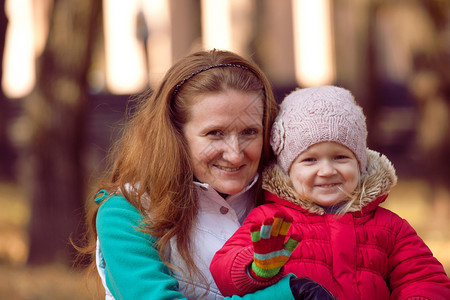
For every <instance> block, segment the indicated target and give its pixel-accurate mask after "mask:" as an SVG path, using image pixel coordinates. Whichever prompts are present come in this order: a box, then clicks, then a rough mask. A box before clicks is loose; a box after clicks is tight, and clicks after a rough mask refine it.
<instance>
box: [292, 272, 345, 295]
mask: <svg viewBox="0 0 450 300" xmlns="http://www.w3.org/2000/svg"><path fill="white" fill-rule="evenodd" d="M289 285H290V286H291V292H292V295H293V296H294V299H295V300H336V298H335V297H334V296H333V295H332V294H331V293H330V292H329V291H328V290H327V289H326V288H324V287H323V286H322V285H321V284H320V283H318V282H316V281H314V280H312V279H311V278H308V277H300V278H295V277H293V278H291V279H290V281H289Z"/></svg>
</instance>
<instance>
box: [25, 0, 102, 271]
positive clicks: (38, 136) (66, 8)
mask: <svg viewBox="0 0 450 300" xmlns="http://www.w3.org/2000/svg"><path fill="white" fill-rule="evenodd" d="M51 9H52V11H51V12H50V14H49V16H50V22H49V34H48V40H47V42H46V46H45V49H44V52H43V54H42V55H41V57H39V58H38V60H37V82H36V87H35V90H34V91H33V93H32V94H31V95H30V96H29V97H27V99H26V104H25V105H26V107H25V109H26V116H27V120H28V124H29V126H30V130H31V132H30V140H29V144H28V147H27V149H26V151H25V154H24V156H25V157H24V159H25V160H24V162H25V163H26V168H27V170H28V171H27V176H26V179H25V183H26V187H27V192H28V195H29V197H30V201H31V205H32V216H31V221H30V228H29V233H30V254H29V257H28V263H29V264H43V263H49V262H53V261H63V262H70V261H71V260H72V258H73V255H74V253H75V252H74V251H73V250H72V249H73V248H72V247H71V246H70V242H69V236H70V235H72V236H73V238H74V239H75V240H76V239H77V237H78V236H79V234H80V232H81V227H80V225H81V224H82V219H83V215H84V202H85V201H84V200H85V188H84V185H85V182H84V174H83V173H84V172H83V150H84V142H85V118H86V107H87V101H88V93H87V72H88V69H89V66H90V63H91V57H92V52H93V45H94V42H95V36H96V33H98V32H99V30H98V28H100V27H101V22H100V17H101V0H54V1H53V6H52V8H51Z"/></svg>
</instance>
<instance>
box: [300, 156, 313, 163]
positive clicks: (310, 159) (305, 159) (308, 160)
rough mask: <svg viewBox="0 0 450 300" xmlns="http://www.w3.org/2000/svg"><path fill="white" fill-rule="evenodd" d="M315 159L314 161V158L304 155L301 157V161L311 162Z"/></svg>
mask: <svg viewBox="0 0 450 300" xmlns="http://www.w3.org/2000/svg"><path fill="white" fill-rule="evenodd" d="M315 161H316V159H315V158H313V157H306V158H304V159H302V162H305V163H311V162H315Z"/></svg>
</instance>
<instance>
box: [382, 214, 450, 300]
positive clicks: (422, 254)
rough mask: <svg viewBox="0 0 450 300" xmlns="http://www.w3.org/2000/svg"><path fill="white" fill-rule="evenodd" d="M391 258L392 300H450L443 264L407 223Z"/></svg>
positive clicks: (400, 222) (449, 284)
mask: <svg viewBox="0 0 450 300" xmlns="http://www.w3.org/2000/svg"><path fill="white" fill-rule="evenodd" d="M397 218H398V220H397V222H396V223H398V227H397V228H398V232H397V235H396V241H395V244H394V248H393V249H392V252H391V253H390V255H389V266H391V270H390V273H389V277H388V283H389V285H390V288H391V299H434V300H439V299H442V300H445V299H450V280H449V278H448V276H447V275H446V274H445V271H444V267H443V266H442V264H441V263H440V262H439V261H438V260H437V259H436V258H435V257H434V256H433V254H432V252H431V251H430V249H429V248H428V247H427V246H426V244H425V243H424V242H423V241H422V239H421V238H420V237H419V236H418V235H417V233H416V232H415V230H414V229H413V228H412V227H411V225H409V223H408V222H407V221H406V220H402V219H400V218H399V217H397Z"/></svg>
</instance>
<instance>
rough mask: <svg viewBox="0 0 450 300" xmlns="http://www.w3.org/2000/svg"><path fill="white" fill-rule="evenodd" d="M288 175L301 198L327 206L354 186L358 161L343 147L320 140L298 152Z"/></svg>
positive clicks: (340, 200) (342, 198) (346, 193)
mask: <svg viewBox="0 0 450 300" xmlns="http://www.w3.org/2000/svg"><path fill="white" fill-rule="evenodd" d="M289 177H290V178H291V181H292V185H293V186H294V189H295V191H296V192H297V193H298V194H299V195H300V197H301V198H302V199H305V200H309V201H312V202H314V203H317V204H319V205H322V206H330V205H333V204H337V203H340V202H342V201H344V200H345V199H347V197H348V195H350V194H351V193H352V192H353V191H354V190H355V189H356V187H357V186H358V181H359V167H358V161H357V159H356V157H355V155H354V154H353V152H352V151H351V150H350V149H348V148H347V147H345V146H343V145H341V144H338V143H333V142H321V143H318V144H314V145H312V146H311V147H309V148H308V149H306V150H305V151H304V152H302V153H300V155H299V156H298V157H297V158H296V159H295V160H294V162H293V163H292V165H291V169H290V171H289Z"/></svg>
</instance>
